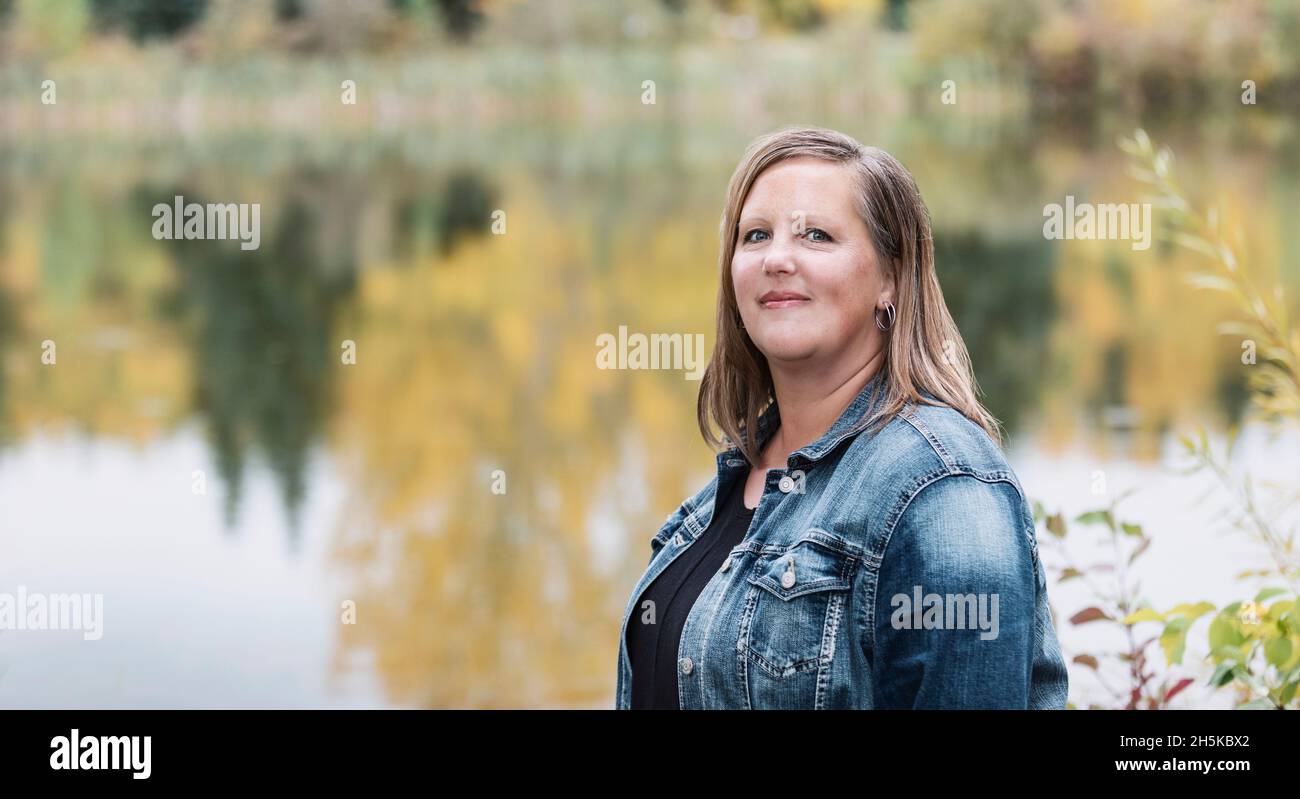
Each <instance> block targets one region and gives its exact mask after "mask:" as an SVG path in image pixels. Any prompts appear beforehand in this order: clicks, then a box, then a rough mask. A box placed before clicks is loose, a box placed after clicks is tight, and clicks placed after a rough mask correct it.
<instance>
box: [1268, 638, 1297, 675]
mask: <svg viewBox="0 0 1300 799" xmlns="http://www.w3.org/2000/svg"><path fill="white" fill-rule="evenodd" d="M1264 659H1265V660H1267V661H1268V662H1269V663H1272V664H1273V665H1274V666H1277V667H1278V668H1279V669H1280V668H1282V667H1283V666H1285V665H1286V663H1287V661H1288V660H1290V659H1291V640H1290V639H1288V638H1274V639H1273V640H1271V641H1269V642H1268V643H1266V644H1264Z"/></svg>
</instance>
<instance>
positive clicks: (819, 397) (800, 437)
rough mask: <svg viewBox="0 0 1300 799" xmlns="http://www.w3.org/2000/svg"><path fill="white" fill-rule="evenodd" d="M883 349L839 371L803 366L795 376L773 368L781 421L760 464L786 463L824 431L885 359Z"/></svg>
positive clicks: (778, 465)
mask: <svg viewBox="0 0 1300 799" xmlns="http://www.w3.org/2000/svg"><path fill="white" fill-rule="evenodd" d="M884 359H885V352H884V349H883V348H882V349H880V350H878V351H877V352H876V353H875V354H874V355H872V356H871V358H870V359H868V360H867V362H866V363H863V364H860V365H856V366H851V367H849V368H847V369H842V370H838V371H833V370H832V371H824V372H821V374H820V375H817V376H811V375H809V374H806V373H805V370H801V372H800V373H799V374H798V375H797V376H796V375H795V374H791V373H790V372H789V371H785V370H781V369H780V368H773V369H772V389H773V393H774V394H775V395H776V403H777V406H778V407H779V408H780V409H781V424H780V426H779V427H778V428H777V431H776V434H775V435H774V436H772V439H771V441H769V442H768V445H767V447H765V448H764V453H763V458H762V459H763V468H765V469H771V468H778V467H781V466H784V465H785V462H786V459H787V458H789V457H790V453H792V452H795V451H796V450H799V449H801V448H803V447H806V446H807V445H809V444H811V443H813V442H814V441H816V440H817V439H819V438H821V437H822V436H823V435H825V434H826V431H827V430H829V429H830V428H831V425H833V424H835V420H836V419H839V418H840V414H842V413H844V409H845V408H847V407H849V404H850V403H852V402H853V400H854V398H856V397H857V396H858V394H860V393H861V392H862V388H863V387H864V386H866V384H867V383H868V382H869V381H870V380H871V377H872V376H873V375H874V374H875V373H876V372H877V371H878V370H879V369H880V368H881V366H882V365H883V363H884Z"/></svg>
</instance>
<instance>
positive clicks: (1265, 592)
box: [1255, 588, 1291, 604]
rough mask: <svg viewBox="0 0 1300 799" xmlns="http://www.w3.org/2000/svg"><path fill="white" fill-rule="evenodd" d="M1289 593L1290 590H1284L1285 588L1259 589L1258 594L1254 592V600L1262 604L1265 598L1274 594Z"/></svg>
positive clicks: (1267, 598)
mask: <svg viewBox="0 0 1300 799" xmlns="http://www.w3.org/2000/svg"><path fill="white" fill-rule="evenodd" d="M1289 593H1291V592H1290V591H1288V590H1286V589H1285V588H1265V589H1264V590H1263V591H1260V592H1259V593H1258V594H1255V601H1256V602H1257V603H1260V604H1263V603H1264V602H1265V601H1266V600H1269V599H1272V598H1273V597H1275V596H1278V595H1280V594H1289Z"/></svg>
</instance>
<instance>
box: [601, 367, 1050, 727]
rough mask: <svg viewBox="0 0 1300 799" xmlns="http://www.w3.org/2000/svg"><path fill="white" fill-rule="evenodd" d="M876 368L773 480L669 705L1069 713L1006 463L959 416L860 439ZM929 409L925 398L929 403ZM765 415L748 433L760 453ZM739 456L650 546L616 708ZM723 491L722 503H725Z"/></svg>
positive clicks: (940, 412)
mask: <svg viewBox="0 0 1300 799" xmlns="http://www.w3.org/2000/svg"><path fill="white" fill-rule="evenodd" d="M883 379H884V378H883V377H882V373H880V372H877V374H876V376H874V377H873V378H872V379H871V380H870V381H869V382H868V383H867V385H866V386H865V387H864V388H863V390H862V392H861V393H860V394H859V395H858V396H857V397H856V398H855V399H854V400H853V402H852V403H850V404H849V406H848V408H847V409H846V410H845V411H844V413H843V414H841V416H840V418H839V419H838V420H837V421H836V422H835V423H834V424H833V425H832V426H831V428H830V429H829V430H828V431H827V432H826V434H825V435H823V436H822V437H821V438H820V439H818V440H817V441H815V442H813V443H812V444H809V445H808V446H806V447H803V448H802V449H800V450H798V451H796V452H794V453H792V454H791V455H790V457H789V459H788V462H787V468H785V469H772V470H769V471H768V473H767V476H766V481H765V482H764V485H763V495H762V498H761V499H760V501H759V504H758V507H757V509H756V510H755V511H754V515H753V521H752V522H751V525H750V528H749V530H748V532H747V533H746V536H745V538H744V540H743V541H741V543H740V544H739V545H737V546H736V547H734V548H733V549H732V550H731V552H730V556H729V558H728V560H727V561H726V562H725V563H724V564H723V566H722V568H721V569H719V570H718V571H717V572H715V573H714V575H713V577H712V578H711V579H710V581H709V582H708V584H707V585H706V586H705V587H704V589H703V591H702V592H701V593H700V595H699V597H698V598H697V599H696V601H695V603H694V605H693V606H692V608H691V610H690V613H689V615H688V616H687V618H686V622H685V626H684V628H683V630H682V636H681V643H680V646H679V648H678V652H677V682H678V701H679V704H680V706H681V707H682V708H686V709H705V708H707V709H714V708H717V709H722V708H746V709H749V708H819V709H820V708H1054V709H1059V708H1064V707H1065V704H1066V694H1067V689H1068V677H1067V674H1066V668H1065V662H1064V660H1063V658H1062V656H1061V650H1060V645H1059V643H1058V642H1057V638H1056V631H1055V628H1054V627H1053V622H1052V617H1051V613H1050V611H1049V609H1048V601H1047V582H1046V577H1045V574H1044V571H1043V567H1042V564H1041V562H1040V561H1039V556H1038V542H1037V537H1036V534H1035V525H1034V521H1033V515H1032V513H1031V511H1030V510H1029V506H1028V504H1027V502H1026V501H1025V496H1024V492H1023V490H1022V489H1021V486H1020V482H1019V480H1018V479H1017V478H1016V476H1015V474H1014V473H1013V472H1012V471H1011V468H1010V467H1009V466H1008V465H1007V463H1006V460H1005V459H1004V458H1003V455H1002V452H1001V450H999V448H998V447H997V445H996V444H994V442H993V441H992V439H990V438H989V437H988V435H987V434H986V433H985V432H984V431H983V430H981V429H980V428H979V427H978V426H977V425H975V424H974V423H973V422H971V421H970V420H969V419H967V418H965V417H964V416H962V415H961V414H960V413H959V412H957V411H955V410H953V409H951V408H947V407H940V406H934V405H925V404H912V403H909V404H908V405H907V406H905V408H904V410H903V413H901V414H900V415H899V416H897V417H895V418H894V419H892V420H890V422H889V423H888V424H886V425H884V426H882V427H879V428H876V429H874V430H868V429H867V423H868V421H869V420H870V416H871V413H870V412H871V411H872V410H873V409H874V408H875V407H876V404H877V402H879V400H880V399H882V398H883V395H884V392H883V391H882V390H881V386H882V382H883ZM931 399H933V398H931ZM778 422H779V410H778V408H777V406H776V404H775V403H773V404H772V405H771V406H769V408H768V409H767V410H766V411H765V412H764V413H763V414H762V416H761V417H760V418H759V421H758V427H757V438H758V441H759V445H760V449H761V446H762V443H763V442H765V441H766V439H767V437H768V436H769V435H771V433H772V432H774V431H775V426H776V425H777V423H778ZM748 472H749V465H748V462H747V461H746V460H745V459H744V457H743V456H742V455H741V454H740V451H739V449H738V448H734V447H733V448H732V449H729V450H726V451H724V452H721V453H719V454H718V456H717V474H716V476H714V477H713V478H711V479H710V480H709V482H708V483H707V484H706V485H705V486H704V487H703V488H702V489H700V491H699V492H698V493H696V494H695V495H694V496H692V497H690V498H688V499H687V500H686V501H685V502H683V503H682V504H681V506H680V507H679V508H677V510H676V511H674V512H673V513H672V514H671V515H670V516H669V517H668V520H667V521H666V522H665V523H664V525H663V526H662V527H661V528H660V529H659V532H658V533H656V534H655V536H654V538H653V539H652V540H651V541H650V551H651V554H650V560H649V563H648V565H647V567H646V570H645V572H644V574H642V575H641V578H640V580H638V581H637V583H636V586H635V588H634V589H633V591H632V595H631V597H630V598H629V599H628V604H627V608H626V610H625V611H624V613H623V622H622V626H621V628H620V634H619V652H618V679H617V684H616V688H615V707H616V708H619V709H623V708H628V707H629V706H630V704H631V697H632V691H631V680H632V673H631V661H630V659H629V657H628V652H627V627H628V624H629V623H642V620H643V619H644V618H647V617H651V616H652V614H643V613H642V612H641V611H642V609H641V608H638V607H635V603H636V602H637V600H638V598H639V597H640V596H641V592H642V591H643V590H644V589H645V587H646V586H647V585H649V583H650V581H652V580H653V579H654V578H655V577H656V576H657V575H658V574H659V573H660V572H662V571H663V570H664V569H665V568H666V567H667V566H668V564H669V563H670V562H672V560H673V559H674V558H676V557H677V556H678V555H679V554H681V553H682V552H683V551H684V550H685V549H686V548H687V547H689V546H691V545H692V544H693V543H694V542H695V540H696V539H697V538H699V537H701V536H703V535H707V534H708V532H707V531H708V528H709V522H710V519H711V518H712V516H713V507H714V499H715V497H716V496H718V495H719V494H721V495H722V496H725V495H726V494H725V491H726V489H727V488H728V487H729V486H730V484H731V482H732V481H734V480H744V479H745V477H746V476H747V475H748ZM719 489H721V490H719Z"/></svg>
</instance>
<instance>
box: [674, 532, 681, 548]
mask: <svg viewBox="0 0 1300 799" xmlns="http://www.w3.org/2000/svg"><path fill="white" fill-rule="evenodd" d="M673 543H674V544H676V545H677V546H681V545H682V534H681V533H678V534H677V535H675V536H673Z"/></svg>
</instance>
